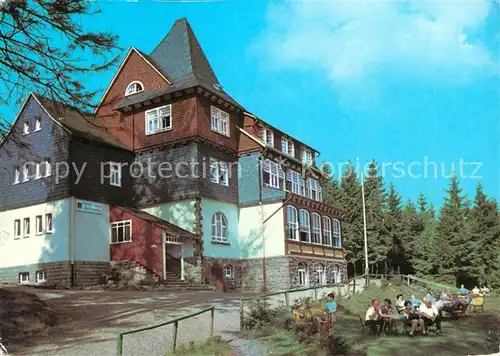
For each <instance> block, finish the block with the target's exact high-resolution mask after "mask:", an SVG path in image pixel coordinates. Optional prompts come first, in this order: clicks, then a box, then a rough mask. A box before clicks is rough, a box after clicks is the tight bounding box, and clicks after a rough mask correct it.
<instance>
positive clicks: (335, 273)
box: [333, 265, 342, 283]
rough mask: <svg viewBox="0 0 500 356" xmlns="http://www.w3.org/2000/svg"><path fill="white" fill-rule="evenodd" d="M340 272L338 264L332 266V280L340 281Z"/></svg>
mask: <svg viewBox="0 0 500 356" xmlns="http://www.w3.org/2000/svg"><path fill="white" fill-rule="evenodd" d="M341 279H342V278H341V273H340V267H339V265H335V266H333V282H334V283H340V282H341Z"/></svg>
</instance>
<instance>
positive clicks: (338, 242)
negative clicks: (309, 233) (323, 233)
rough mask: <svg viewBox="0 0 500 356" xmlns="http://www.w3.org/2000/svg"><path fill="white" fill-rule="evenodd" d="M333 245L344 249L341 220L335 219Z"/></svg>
mask: <svg viewBox="0 0 500 356" xmlns="http://www.w3.org/2000/svg"><path fill="white" fill-rule="evenodd" d="M333 245H334V247H338V248H340V247H342V233H341V230H340V220H339V219H333Z"/></svg>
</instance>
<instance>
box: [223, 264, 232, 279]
mask: <svg viewBox="0 0 500 356" xmlns="http://www.w3.org/2000/svg"><path fill="white" fill-rule="evenodd" d="M223 272H224V278H233V266H231V265H224V267H223Z"/></svg>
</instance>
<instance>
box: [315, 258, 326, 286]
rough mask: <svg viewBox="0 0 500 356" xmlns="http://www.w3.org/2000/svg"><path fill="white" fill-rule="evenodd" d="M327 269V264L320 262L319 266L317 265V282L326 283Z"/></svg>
mask: <svg viewBox="0 0 500 356" xmlns="http://www.w3.org/2000/svg"><path fill="white" fill-rule="evenodd" d="M325 272H326V269H325V266H324V265H323V264H322V263H320V264H319V265H318V267H316V283H317V284H319V285H325V284H326V273H325Z"/></svg>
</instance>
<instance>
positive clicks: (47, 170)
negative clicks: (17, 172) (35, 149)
mask: <svg viewBox="0 0 500 356" xmlns="http://www.w3.org/2000/svg"><path fill="white" fill-rule="evenodd" d="M43 165H44V166H45V175H44V176H45V177H50V176H51V175H52V166H51V165H50V158H49V159H46V160H45V161H44V162H43ZM40 169H41V167H40Z"/></svg>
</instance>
